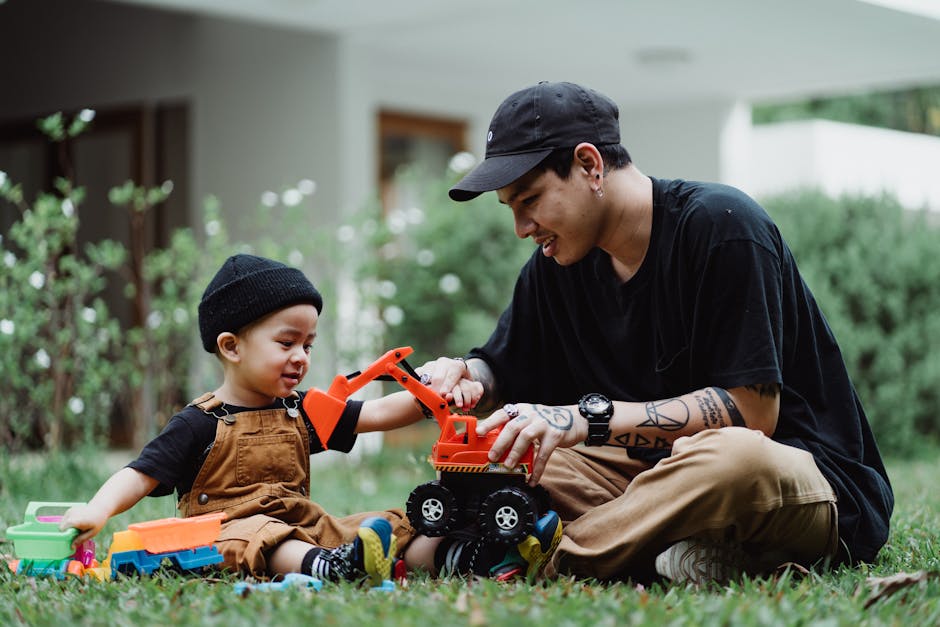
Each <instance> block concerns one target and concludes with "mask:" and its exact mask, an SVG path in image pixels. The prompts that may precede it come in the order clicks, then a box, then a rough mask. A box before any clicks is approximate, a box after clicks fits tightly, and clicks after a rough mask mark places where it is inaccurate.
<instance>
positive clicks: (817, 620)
mask: <svg viewBox="0 0 940 627" xmlns="http://www.w3.org/2000/svg"><path fill="white" fill-rule="evenodd" d="M424 457H425V452H424V450H423V448H421V447H420V446H419V447H418V448H415V449H409V448H407V447H406V448H398V447H396V448H394V449H391V448H386V450H385V451H383V452H382V453H380V454H379V455H376V456H374V457H370V458H368V459H365V460H363V461H362V463H360V464H358V465H355V464H352V463H349V462H348V461H346V460H343V459H340V460H338V461H337V463H336V464H334V465H332V466H330V467H328V468H323V467H315V468H314V471H313V473H312V474H313V493H314V494H315V495H317V499H318V500H319V501H320V502H321V503H322V504H323V505H324V506H325V507H326V508H327V509H328V510H330V511H332V512H333V513H336V514H346V513H351V512H354V511H359V510H365V509H384V508H386V507H395V506H398V507H400V506H402V504H403V503H404V501H405V499H406V498H407V495H408V493H409V491H410V490H411V488H412V487H414V486H415V485H417V484H418V483H421V482H423V481H425V480H427V479H429V478H430V477H431V470H430V468H429V466H428V465H427V463H426V462H425V461H424ZM889 472H890V475H891V478H892V482H893V484H894V487H895V492H896V496H897V507H896V510H895V515H894V519H893V528H892V533H891V538H890V540H889V543H888V545H887V546H886V547H885V549H884V550H883V551H882V553H881V554H880V556H879V558H878V560H877V561H876V562H875V563H874V564H871V565H868V566H864V567H862V568H858V569H840V570H838V571H835V572H831V573H825V574H821V575H820V574H812V575H810V576H808V577H806V578H804V579H802V580H797V579H793V578H790V577H789V576H784V577H783V578H781V579H746V580H744V581H742V582H740V583H735V584H732V585H728V586H723V587H721V586H714V587H710V588H703V589H696V588H693V587H681V586H677V587H668V586H665V587H664V586H659V585H654V586H652V587H650V588H646V589H643V588H639V587H636V586H633V585H629V584H615V585H601V584H597V583H594V582H585V581H572V580H561V581H556V582H551V583H548V584H540V585H536V586H534V587H532V586H527V585H525V584H521V583H512V584H497V583H494V582H491V581H472V582H468V581H463V580H449V581H437V580H432V579H428V578H427V577H424V576H421V575H412V577H411V578H410V580H409V582H408V583H407V585H406V586H404V587H399V588H398V589H397V590H396V591H395V592H392V593H382V592H378V591H370V590H360V589H356V588H355V587H354V586H352V585H349V584H341V585H329V584H328V585H327V586H326V587H325V588H324V589H323V590H322V591H320V592H313V591H307V590H300V589H293V590H288V591H284V592H269V593H261V592H256V593H253V594H250V595H248V596H247V597H245V598H240V597H237V596H236V595H235V594H234V592H233V587H232V584H233V583H234V582H235V581H237V580H238V579H237V578H236V577H234V576H231V575H224V576H213V577H206V578H198V577H193V576H179V575H175V574H172V573H167V574H160V575H157V576H154V577H144V578H141V579H137V578H122V579H119V580H117V581H113V582H106V583H99V582H95V581H86V580H77V579H70V580H67V581H55V580H50V579H30V578H26V577H17V576H15V575H12V574H11V573H9V572H6V571H5V569H0V573H2V574H0V625H16V624H27V625H98V624H109V625H112V624H113V625H135V626H136V625H171V624H172V625H197V624H198V625H202V624H206V625H225V626H226V627H234V626H240V625H252V626H261V625H273V624H283V625H295V624H296V625H357V626H360V627H361V626H364V625H513V626H515V627H519V626H522V625H545V626H546V627H547V626H552V627H554V626H555V625H592V626H605V625H634V624H635V625H690V624H694V625H774V626H776V625H906V626H907V625H910V626H920V625H940V490H938V489H937V487H936V485H935V483H934V482H935V478H936V477H938V476H940V455H934V456H933V457H932V458H931V459H923V460H893V461H891V462H890V463H889ZM107 474H108V469H107V468H105V467H103V463H102V461H101V455H100V452H92V453H85V454H83V455H76V454H73V455H59V456H52V457H48V458H43V459H41V460H40V459H35V458H33V459H28V460H27V459H24V458H21V457H17V458H13V459H11V458H9V457H8V456H5V455H4V456H3V459H2V460H0V531H2V530H3V529H5V528H6V526H9V525H13V524H18V523H20V522H22V516H23V510H24V509H25V507H26V504H27V502H28V501H30V500H48V501H53V500H87V499H88V498H90V496H91V494H93V493H94V491H95V489H96V488H97V486H98V485H99V483H100V482H101V480H102V479H103V478H104V477H105V476H106V475H107ZM174 515H176V511H175V508H174V501H173V498H172V497H168V498H160V499H149V498H148V499H145V500H144V501H143V502H141V503H140V504H138V505H137V506H136V507H134V508H133V509H132V510H131V511H130V512H126V513H124V514H122V515H121V516H118V517H116V518H115V519H114V520H112V521H111V522H110V523H109V524H108V526H107V527H106V528H105V530H104V531H103V532H102V534H101V535H99V537H98V538H97V540H98V542H99V554H103V553H104V549H105V548H106V547H107V546H108V542H109V541H110V534H111V533H113V532H114V531H118V530H120V529H123V528H125V527H126V526H127V524H129V523H131V522H135V521H142V520H150V519H154V518H164V517H167V516H174ZM4 542H5V541H4ZM0 552H3V553H10V552H12V546H11V545H10V544H9V543H8V542H5V543H4V544H3V545H0ZM924 571H926V572H927V573H930V574H931V576H930V577H927V578H926V581H924V582H921V583H917V584H915V585H913V586H909V587H907V588H904V589H902V590H899V591H898V592H896V593H895V594H892V595H889V596H885V597H884V598H882V599H880V600H878V601H876V602H874V603H872V604H871V605H870V607H867V608H866V601H867V600H868V598H869V596H870V595H871V586H870V585H869V584H868V583H866V580H867V579H868V578H869V577H887V576H891V575H895V574H898V573H902V572H906V573H917V572H924Z"/></svg>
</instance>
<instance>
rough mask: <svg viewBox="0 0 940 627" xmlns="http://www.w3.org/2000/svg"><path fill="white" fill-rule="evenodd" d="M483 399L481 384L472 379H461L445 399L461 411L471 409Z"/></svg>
mask: <svg viewBox="0 0 940 627" xmlns="http://www.w3.org/2000/svg"><path fill="white" fill-rule="evenodd" d="M481 398H483V384H482V383H480V382H479V381H474V380H472V379H461V380H459V381H458V382H457V385H455V386H454V387H453V389H452V390H451V391H450V392H449V393H448V394H447V399H448V400H450V401H452V402H453V403H454V405H456V406H457V407H459V408H461V409H473V408H474V407H476V405H477V403H479V402H480V399H481Z"/></svg>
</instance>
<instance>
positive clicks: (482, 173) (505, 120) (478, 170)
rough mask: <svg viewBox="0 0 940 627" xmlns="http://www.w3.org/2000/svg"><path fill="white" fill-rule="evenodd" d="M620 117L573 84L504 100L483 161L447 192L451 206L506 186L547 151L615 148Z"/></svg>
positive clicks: (606, 101)
mask: <svg viewBox="0 0 940 627" xmlns="http://www.w3.org/2000/svg"><path fill="white" fill-rule="evenodd" d="M619 117H620V112H619V110H618V109H617V105H616V104H615V103H614V101H613V100H611V99H610V98H608V97H607V96H604V95H603V94H599V93H597V92H596V91H594V90H593V89H588V88H586V87H582V86H580V85H575V84H574V83H549V82H544V81H543V82H541V83H539V84H538V85H533V86H532V87H526V88H525V89H522V90H520V91H517V92H516V93H514V94H512V95H511V96H509V97H508V98H506V99H505V100H504V101H503V103H502V104H501V105H499V108H498V109H496V113H495V114H493V119H492V120H491V121H490V127H489V130H488V131H487V133H486V156H485V157H484V159H483V161H482V162H481V163H479V164H478V165H477V166H476V167H475V168H474V169H473V170H471V171H470V172H469V173H468V174H467V175H466V176H464V177H463V178H462V179H461V180H460V182H459V183H457V184H456V185H454V186H453V187H451V188H450V192H449V195H450V197H451V199H453V200H456V201H464V200H472V199H473V198H476V197H477V196H479V195H480V194H482V193H483V192H489V191H492V190H494V189H499V188H501V187H505V186H506V185H509V184H510V183H512V182H513V181H515V180H516V179H518V178H520V177H521V176H523V175H524V174H525V173H526V172H528V171H529V170H531V169H532V168H534V167H535V166H537V165H538V164H539V163H540V162H541V161H542V160H543V159H544V158H545V157H547V156H548V155H549V153H551V152H552V151H553V150H556V149H558V148H569V147H570V148H574V147H575V146H577V145H578V144H580V143H581V142H589V143H592V144H594V145H595V146H606V145H610V144H619V143H620V121H619Z"/></svg>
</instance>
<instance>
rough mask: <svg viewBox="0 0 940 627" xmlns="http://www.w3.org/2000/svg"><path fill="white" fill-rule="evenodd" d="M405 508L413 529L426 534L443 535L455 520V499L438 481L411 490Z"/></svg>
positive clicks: (452, 525) (452, 526)
mask: <svg viewBox="0 0 940 627" xmlns="http://www.w3.org/2000/svg"><path fill="white" fill-rule="evenodd" d="M405 508H406V510H405V511H406V512H407V514H408V519H409V520H410V521H411V524H412V525H413V526H414V528H415V531H417V532H418V533H420V534H423V535H426V536H431V537H436V536H443V535H445V534H446V533H447V532H449V531H452V530H453V528H454V525H455V523H456V521H457V500H456V499H455V498H454V495H453V493H451V491H450V490H448V489H447V488H445V487H444V486H442V485H441V483H440V482H439V481H429V482H427V483H423V484H421V485H419V486H418V487H417V488H415V489H414V490H412V491H411V494H410V495H409V496H408V503H407V505H406V506H405Z"/></svg>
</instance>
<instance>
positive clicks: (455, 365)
mask: <svg viewBox="0 0 940 627" xmlns="http://www.w3.org/2000/svg"><path fill="white" fill-rule="evenodd" d="M417 373H418V374H419V375H427V376H428V377H429V378H430V382H429V383H428V385H430V386H431V387H432V389H434V390H436V391H437V393H438V394H440V395H441V396H442V397H444V400H445V401H447V402H448V403H453V404H454V405H455V406H456V407H458V408H459V409H464V410H470V409H473V408H474V407H475V406H476V404H477V403H479V402H480V399H481V398H483V385H482V384H481V383H479V382H477V381H475V380H474V379H473V376H472V375H471V374H470V369H469V368H468V367H467V362H465V361H464V360H462V359H451V358H449V357H439V358H438V359H436V360H434V361H429V362H427V363H426V364H424V365H423V366H421V367H420V368H418V369H417Z"/></svg>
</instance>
